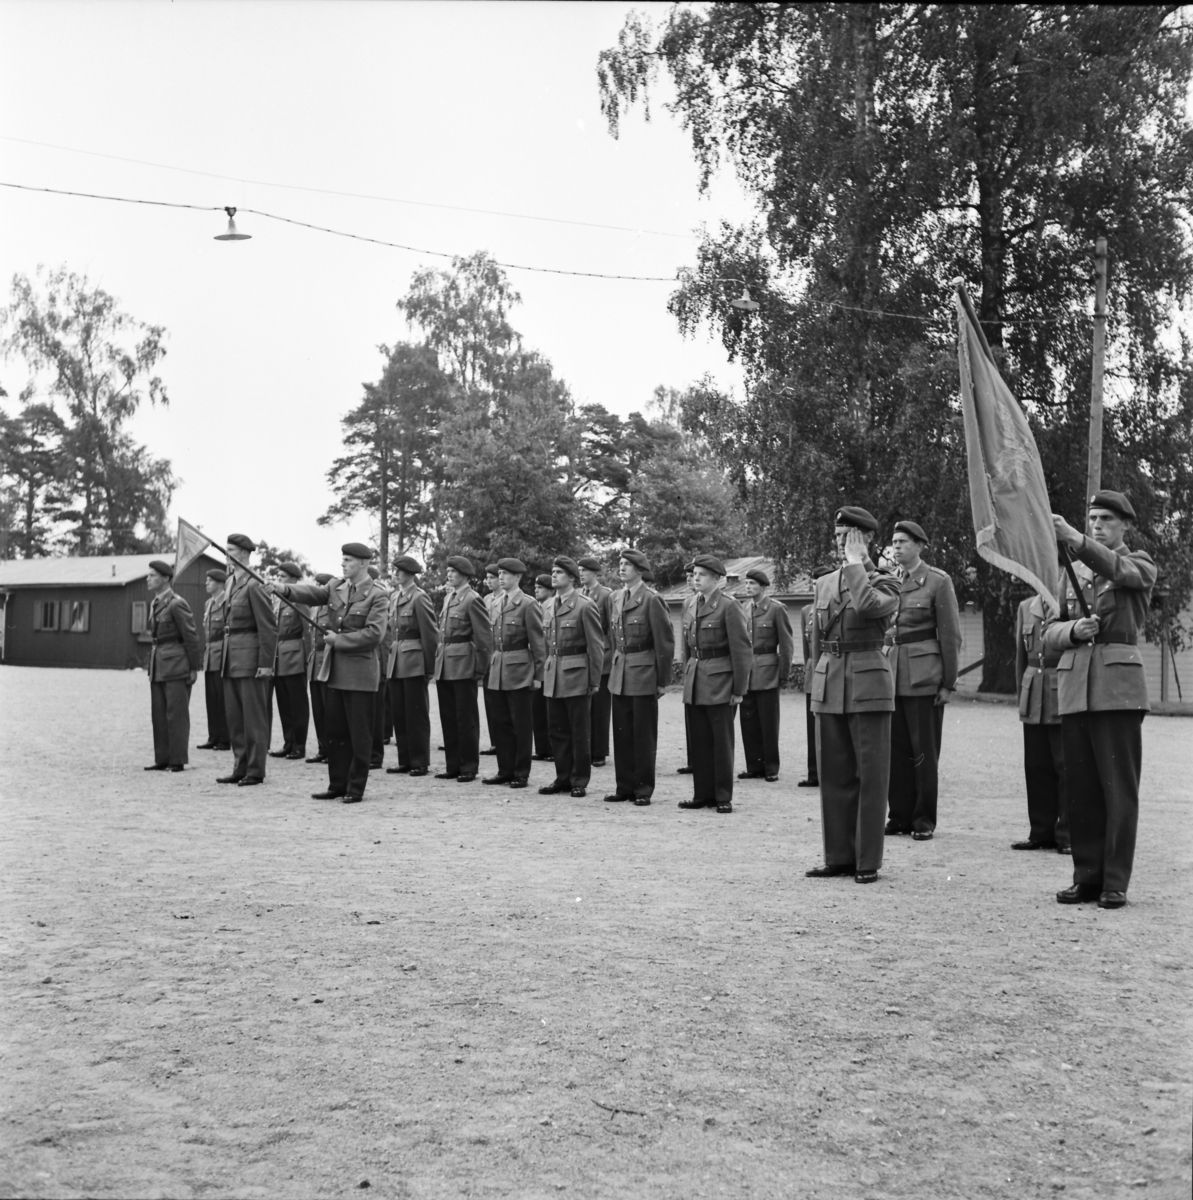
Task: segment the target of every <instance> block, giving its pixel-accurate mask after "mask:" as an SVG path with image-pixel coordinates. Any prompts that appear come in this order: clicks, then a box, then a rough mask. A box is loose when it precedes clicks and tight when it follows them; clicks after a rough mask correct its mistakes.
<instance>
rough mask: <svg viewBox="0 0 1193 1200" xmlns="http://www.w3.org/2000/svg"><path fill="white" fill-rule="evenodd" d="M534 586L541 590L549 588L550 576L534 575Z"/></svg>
mask: <svg viewBox="0 0 1193 1200" xmlns="http://www.w3.org/2000/svg"><path fill="white" fill-rule="evenodd" d="M534 586H535V587H541V588H549V587H550V586H551V576H550V575H536V576H535V577H534Z"/></svg>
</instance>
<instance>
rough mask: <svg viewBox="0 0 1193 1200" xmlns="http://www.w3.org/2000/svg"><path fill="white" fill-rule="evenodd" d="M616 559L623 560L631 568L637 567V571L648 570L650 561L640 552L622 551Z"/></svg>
mask: <svg viewBox="0 0 1193 1200" xmlns="http://www.w3.org/2000/svg"><path fill="white" fill-rule="evenodd" d="M618 557H619V558H624V559H625V560H626V562H628V563H629V564H630V565H631V566H634V567H637V568H638V570H639V571H649V570H650V560H649V559H648V558H647V557H646V555H645V554H643V553H642V551H641V550H623V551H621V553H620V554H619V555H618Z"/></svg>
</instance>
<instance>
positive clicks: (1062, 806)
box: [1011, 596, 1072, 854]
mask: <svg viewBox="0 0 1193 1200" xmlns="http://www.w3.org/2000/svg"><path fill="white" fill-rule="evenodd" d="M1047 619H1048V614H1047V613H1046V612H1045V611H1044V601H1043V600H1041V599H1040V597H1039V596H1031V597H1029V598H1028V599H1026V600H1024V601H1023V602H1022V603H1021V604H1020V605H1019V611H1018V613H1016V615H1015V685H1016V690H1017V691H1018V693H1019V720H1020V721H1021V722H1022V723H1023V774H1024V781H1025V783H1026V784H1027V820H1028V834H1027V840H1026V841H1022V842H1012V843H1011V849H1012V850H1055V851H1056V852H1057V853H1058V854H1071V853H1072V851H1071V850H1070V848H1069V814H1068V805H1067V804H1066V801H1065V747H1064V741H1063V739H1062V735H1061V726H1060V701H1059V698H1058V696H1057V678H1056V675H1057V672H1056V664H1057V663H1058V662H1059V661H1060V655H1059V654H1058V653H1056V652H1052V653H1049V652H1048V651H1046V650H1045V649H1044V625H1045V622H1046V621H1047Z"/></svg>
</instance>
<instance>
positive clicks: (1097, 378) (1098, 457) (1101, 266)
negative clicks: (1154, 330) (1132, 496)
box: [1083, 238, 1106, 516]
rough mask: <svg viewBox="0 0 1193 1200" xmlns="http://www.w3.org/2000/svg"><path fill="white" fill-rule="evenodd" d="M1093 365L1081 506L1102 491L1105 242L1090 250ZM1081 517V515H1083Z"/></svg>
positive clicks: (1102, 241) (1086, 505) (1087, 503)
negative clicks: (1092, 255)
mask: <svg viewBox="0 0 1193 1200" xmlns="http://www.w3.org/2000/svg"><path fill="white" fill-rule="evenodd" d="M1094 273H1095V274H1094V280H1095V282H1094V363H1093V373H1092V379H1091V382H1090V395H1089V467H1088V468H1087V470H1086V476H1085V505H1084V507H1085V508H1086V509H1088V507H1089V502H1090V500H1092V499H1093V497H1094V494H1095V493H1096V492H1098V491H1100V490H1101V488H1102V378H1103V376H1104V375H1105V373H1106V239H1105V238H1098V240H1097V243H1096V244H1095V246H1094ZM1083 516H1084V514H1083Z"/></svg>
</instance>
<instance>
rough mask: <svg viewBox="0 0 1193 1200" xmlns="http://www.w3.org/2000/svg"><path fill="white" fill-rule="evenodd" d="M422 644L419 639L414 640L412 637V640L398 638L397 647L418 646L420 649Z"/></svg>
mask: <svg viewBox="0 0 1193 1200" xmlns="http://www.w3.org/2000/svg"><path fill="white" fill-rule="evenodd" d="M422 644H423V643H422V639H421V638H416V637H414V638H398V645H399V646H419V647H421V646H422Z"/></svg>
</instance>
